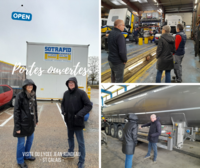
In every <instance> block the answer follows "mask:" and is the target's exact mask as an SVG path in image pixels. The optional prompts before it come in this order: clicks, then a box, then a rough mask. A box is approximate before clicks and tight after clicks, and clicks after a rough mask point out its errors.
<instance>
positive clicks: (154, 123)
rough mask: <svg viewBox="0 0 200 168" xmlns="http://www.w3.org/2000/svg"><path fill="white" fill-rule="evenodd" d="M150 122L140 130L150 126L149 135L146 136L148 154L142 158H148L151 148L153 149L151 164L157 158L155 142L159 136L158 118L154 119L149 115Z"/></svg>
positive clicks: (159, 125)
mask: <svg viewBox="0 0 200 168" xmlns="http://www.w3.org/2000/svg"><path fill="white" fill-rule="evenodd" d="M150 118H151V122H150V123H147V124H144V125H142V126H141V127H140V128H142V127H147V126H150V128H149V134H148V141H149V144H148V152H147V154H146V156H145V157H144V159H146V158H149V157H150V154H151V148H153V151H154V158H153V162H154V163H155V162H156V158H157V144H156V143H157V142H158V137H159V135H160V134H161V124H160V121H159V119H160V118H159V117H157V118H156V115H155V114H152V115H151V117H150Z"/></svg>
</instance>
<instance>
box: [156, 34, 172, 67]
mask: <svg viewBox="0 0 200 168" xmlns="http://www.w3.org/2000/svg"><path fill="white" fill-rule="evenodd" d="M175 52H176V48H175V38H174V37H173V36H172V35H170V34H166V33H165V34H163V35H161V38H160V39H159V41H158V47H157V56H156V58H157V59H158V60H157V69H158V70H171V69H173V68H174V63H173V53H175Z"/></svg>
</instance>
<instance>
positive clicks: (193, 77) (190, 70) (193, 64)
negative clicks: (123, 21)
mask: <svg viewBox="0 0 200 168" xmlns="http://www.w3.org/2000/svg"><path fill="white" fill-rule="evenodd" d="M145 45H146V46H147V45H148V46H151V45H152V44H151V43H149V44H145ZM145 45H142V46H137V45H135V44H127V50H128V53H129V50H130V48H131V49H132V50H138V49H140V48H142V47H145ZM128 46H129V47H128ZM131 46H132V47H131ZM155 46H156V45H154V46H152V47H149V48H145V49H144V50H141V51H140V52H136V53H135V54H134V56H137V55H138V54H141V53H142V52H145V51H146V50H148V49H150V48H153V47H155ZM106 57H108V54H107V53H105V51H102V63H104V62H105V60H106ZM128 58H129V57H128ZM129 59H130V58H129ZM101 67H102V71H101V72H103V71H105V70H106V69H108V68H109V65H108V64H103V65H101ZM182 68H183V77H182V80H183V81H182V82H183V83H199V82H200V62H199V57H195V56H194V42H193V40H187V41H186V46H185V56H184V58H183V62H182ZM156 73H157V70H156V63H155V64H153V65H152V66H151V67H150V68H149V69H148V70H147V71H146V72H145V73H144V74H143V75H142V76H141V77H140V78H139V79H138V80H137V81H136V83H155V79H156ZM171 76H174V72H173V70H172V71H171ZM164 82H165V77H164V75H163V79H162V83H164Z"/></svg>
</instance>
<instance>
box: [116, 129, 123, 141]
mask: <svg viewBox="0 0 200 168" xmlns="http://www.w3.org/2000/svg"><path fill="white" fill-rule="evenodd" d="M117 137H118V139H119V140H120V141H122V140H123V128H122V126H119V127H118V129H117Z"/></svg>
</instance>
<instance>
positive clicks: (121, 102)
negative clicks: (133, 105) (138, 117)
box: [114, 101, 124, 104]
mask: <svg viewBox="0 0 200 168" xmlns="http://www.w3.org/2000/svg"><path fill="white" fill-rule="evenodd" d="M122 102H124V101H119V102H117V103H114V104H119V103H122Z"/></svg>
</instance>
